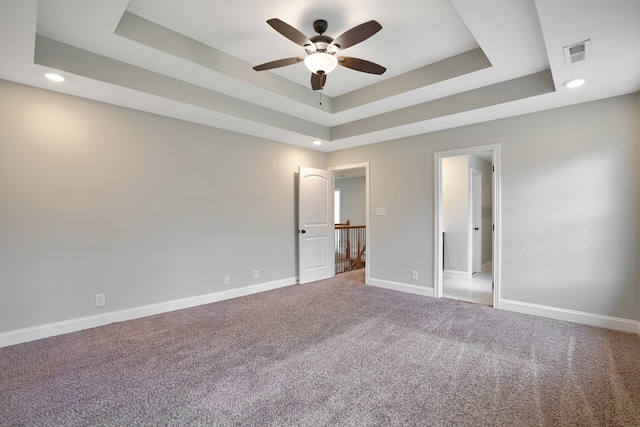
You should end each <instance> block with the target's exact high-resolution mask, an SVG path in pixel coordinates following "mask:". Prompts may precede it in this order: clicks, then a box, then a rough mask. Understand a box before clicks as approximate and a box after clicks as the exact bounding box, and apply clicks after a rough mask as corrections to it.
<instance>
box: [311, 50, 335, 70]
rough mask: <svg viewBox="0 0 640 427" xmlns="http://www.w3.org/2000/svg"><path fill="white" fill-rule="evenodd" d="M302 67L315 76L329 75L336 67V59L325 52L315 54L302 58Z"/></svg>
mask: <svg viewBox="0 0 640 427" xmlns="http://www.w3.org/2000/svg"><path fill="white" fill-rule="evenodd" d="M304 65H306V67H307V68H308V69H309V71H311V72H312V73H315V74H320V75H322V74H329V73H330V72H332V71H333V70H334V68H336V66H337V65H338V59H337V58H336V57H335V56H333V55H331V54H328V53H325V52H315V53H312V54H310V55H308V56H307V57H306V58H304Z"/></svg>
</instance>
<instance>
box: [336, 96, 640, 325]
mask: <svg viewBox="0 0 640 427" xmlns="http://www.w3.org/2000/svg"><path fill="white" fill-rule="evenodd" d="M638 97H639V95H638V94H633V95H626V96H621V97H616V98H610V99H606V100H601V101H596V102H590V103H584V104H580V105H576V106H571V107H565V108H560V109H555V110H549V111H544V112H539V113H534V114H528V115H523V116H518V117H513V118H507V119H503V120H498V121H493V122H488V123H482V124H477V125H470V126H464V127H460V128H456V129H451V130H445V131H440V132H434V133H430V134H426V135H420V136H415V137H410V138H405V139H401V140H395V141H387V142H382V143H379V144H375V145H369V146H363V147H358V148H354V149H349V150H343V151H338V152H333V153H329V156H328V165H329V166H334V165H341V164H351V163H359V162H364V161H368V162H370V167H371V169H370V170H371V172H370V183H371V184H370V185H371V204H372V206H371V208H372V216H371V246H370V253H369V255H370V269H371V277H372V278H373V279H379V280H388V281H395V282H402V283H411V284H415V283H416V282H411V281H410V279H409V278H410V272H411V270H417V271H419V273H420V276H419V277H420V280H419V281H418V282H417V284H418V285H422V286H433V283H432V280H433V279H432V278H433V258H434V257H433V239H434V236H433V197H434V190H433V188H434V170H433V156H434V152H437V151H444V150H449V149H455V148H462V147H473V146H479V145H485V144H494V143H499V144H501V151H502V155H501V161H502V222H501V224H502V233H503V239H502V281H501V289H502V297H503V298H505V299H509V300H513V301H520V302H526V303H531V304H540V305H544V306H551V307H557V308H564V309H571V310H577V311H583V312H587V313H594V314H602V315H607V316H612V317H619V318H623V319H632V320H638V319H640V292H639V280H638V279H639V277H638V268H637V263H638V244H639V238H638V227H639V224H638V222H639V219H638V218H639V217H640V215H639V208H638V203H639V199H640V196H639V193H638V189H637V183H638V180H639V178H640V177H639V176H638V175H639V172H638V171H639V170H640V167H639V166H640V165H639V154H638V150H639V148H638V147H639V146H640V135H639V133H640V132H638V126H637V121H638V111H639V107H638V102H639V101H638ZM377 206H386V207H387V216H376V215H375V208H376V207H377Z"/></svg>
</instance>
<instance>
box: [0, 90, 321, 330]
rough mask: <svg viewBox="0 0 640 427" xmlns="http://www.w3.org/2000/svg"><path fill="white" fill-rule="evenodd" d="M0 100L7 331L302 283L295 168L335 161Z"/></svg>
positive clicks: (156, 122) (83, 110)
mask: <svg viewBox="0 0 640 427" xmlns="http://www.w3.org/2000/svg"><path fill="white" fill-rule="evenodd" d="M0 93H1V96H0V332H4V331H11V330H16V329H20V328H26V327H30V326H35V325H41V324H47V323H51V322H56V321H62V320H67V319H74V318H79V317H82V316H88V315H93V314H99V313H104V312H105V311H111V310H122V309H126V308H132V307H139V306H142V305H146V304H153V303H157V302H163V301H171V300H175V299H179V298H185V297H190V296H196V295H203V294H208V293H212V292H216V291H221V290H225V289H231V288H238V287H242V286H247V285H252V284H256V283H267V282H270V281H275V280H282V279H288V278H295V276H296V275H297V272H296V257H297V254H296V239H297V236H296V226H295V209H296V199H295V194H296V188H295V174H296V172H297V170H298V166H299V165H304V166H310V167H317V168H324V167H326V164H325V159H326V155H325V154H324V153H319V152H316V151H313V150H306V149H302V148H297V147H293V146H289V145H285V144H279V143H274V142H269V141H265V140H260V139H257V138H252V137H248V136H244V135H239V134H234V133H231V132H226V131H222V130H217V129H211V128H208V127H205V126H200V125H195V124H190V123H186V122H181V121H178V120H172V119H167V118H164V117H160V116H154V115H151V114H146V113H142V112H138V111H134V110H129V109H124V108H119V107H114V106H110V105H106V104H101V103H97V102H93V101H88V100H84V99H80V98H75V97H71V96H66V95H61V94H57V93H53V92H48V91H44V90H40V89H35V88H30V87H26V86H21V85H17V84H13V83H9V82H6V81H0ZM253 270H259V271H260V279H259V280H258V281H256V280H253V275H252V273H253ZM226 274H229V275H230V276H231V282H230V284H228V285H225V284H224V280H223V279H224V275H226ZM97 293H106V300H107V306H106V307H103V308H96V307H95V294H97Z"/></svg>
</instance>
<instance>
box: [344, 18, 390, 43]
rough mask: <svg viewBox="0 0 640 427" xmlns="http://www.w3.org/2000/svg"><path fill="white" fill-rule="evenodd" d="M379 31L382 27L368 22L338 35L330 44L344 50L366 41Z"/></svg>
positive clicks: (373, 22) (376, 23)
mask: <svg viewBox="0 0 640 427" xmlns="http://www.w3.org/2000/svg"><path fill="white" fill-rule="evenodd" d="M381 29H382V25H380V24H379V23H378V22H377V21H373V20H372V21H368V22H365V23H364V24H360V25H358V26H356V27H353V28H352V29H350V30H348V31H346V32H345V33H343V34H341V35H339V36H338V37H336V38H335V39H334V40H333V43H332V44H334V45H337V46H339V47H340V49H346V48H348V47H351V46H353V45H355V44H358V43H360V42H362V41H364V40H366V39H368V38H369V37H371V36H372V35H374V34H375V33H377V32H378V31H380V30H381Z"/></svg>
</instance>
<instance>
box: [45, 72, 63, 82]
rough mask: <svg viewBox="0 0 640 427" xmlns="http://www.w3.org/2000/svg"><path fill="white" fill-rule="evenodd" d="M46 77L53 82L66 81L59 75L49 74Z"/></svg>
mask: <svg viewBox="0 0 640 427" xmlns="http://www.w3.org/2000/svg"><path fill="white" fill-rule="evenodd" d="M44 76H45V77H46V78H48V79H49V80H51V81H52V82H63V81H64V77H62V76H61V75H60V74H57V73H47V74H45V75H44Z"/></svg>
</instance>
